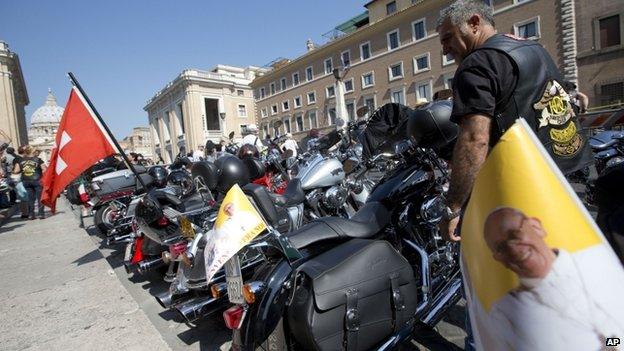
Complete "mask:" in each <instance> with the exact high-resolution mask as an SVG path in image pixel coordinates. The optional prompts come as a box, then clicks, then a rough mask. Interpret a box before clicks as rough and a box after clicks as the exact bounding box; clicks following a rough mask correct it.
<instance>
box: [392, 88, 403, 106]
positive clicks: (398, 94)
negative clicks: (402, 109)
mask: <svg viewBox="0 0 624 351" xmlns="http://www.w3.org/2000/svg"><path fill="white" fill-rule="evenodd" d="M390 101H392V102H394V103H395V104H401V105H405V92H403V89H401V90H396V91H393V92H392V93H391V94H390Z"/></svg>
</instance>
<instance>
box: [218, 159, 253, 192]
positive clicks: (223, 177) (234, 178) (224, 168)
mask: <svg viewBox="0 0 624 351" xmlns="http://www.w3.org/2000/svg"><path fill="white" fill-rule="evenodd" d="M215 165H216V166H217V169H218V171H217V176H218V181H217V191H219V192H220V193H223V194H225V193H226V192H227V191H228V190H230V188H231V187H232V186H233V185H234V184H238V185H240V186H243V185H245V184H247V183H249V170H248V169H247V166H245V164H244V163H243V161H241V160H240V159H239V158H238V157H235V156H231V155H224V156H221V157H219V158H218V159H217V161H216V162H215Z"/></svg>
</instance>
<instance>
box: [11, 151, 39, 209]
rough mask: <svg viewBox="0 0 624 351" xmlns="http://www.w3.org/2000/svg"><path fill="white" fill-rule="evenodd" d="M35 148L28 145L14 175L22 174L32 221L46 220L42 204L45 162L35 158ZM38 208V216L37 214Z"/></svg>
mask: <svg viewBox="0 0 624 351" xmlns="http://www.w3.org/2000/svg"><path fill="white" fill-rule="evenodd" d="M35 151H36V150H35V148H34V147H32V146H30V145H27V146H26V147H25V148H24V156H23V157H22V158H21V159H20V160H19V162H17V163H16V164H15V167H14V169H13V173H14V174H20V175H21V180H22V183H23V184H24V188H26V191H27V192H28V216H29V218H30V219H35V217H36V216H38V217H39V219H43V218H44V209H43V205H42V204H41V189H42V188H41V183H40V181H41V176H42V175H43V172H45V165H44V164H43V160H41V159H40V158H39V157H36V156H35ZM35 206H37V214H35Z"/></svg>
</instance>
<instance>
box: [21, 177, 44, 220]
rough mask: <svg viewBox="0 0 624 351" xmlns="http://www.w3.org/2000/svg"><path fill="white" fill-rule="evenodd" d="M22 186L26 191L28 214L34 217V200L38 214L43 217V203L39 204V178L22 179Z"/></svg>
mask: <svg viewBox="0 0 624 351" xmlns="http://www.w3.org/2000/svg"><path fill="white" fill-rule="evenodd" d="M22 183H24V188H26V191H27V192H28V215H29V216H30V217H35V201H36V202H37V207H38V208H39V211H38V216H39V217H43V205H42V204H41V190H42V188H41V183H40V182H39V180H22Z"/></svg>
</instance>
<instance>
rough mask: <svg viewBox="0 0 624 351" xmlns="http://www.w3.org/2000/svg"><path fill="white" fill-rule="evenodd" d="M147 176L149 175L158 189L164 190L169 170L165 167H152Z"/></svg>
mask: <svg viewBox="0 0 624 351" xmlns="http://www.w3.org/2000/svg"><path fill="white" fill-rule="evenodd" d="M147 174H149V175H150V176H151V177H152V179H153V180H154V181H153V184H154V185H155V186H156V187H157V188H162V187H164V186H166V185H167V175H168V172H167V169H166V168H165V167H163V166H154V167H151V168H150V169H149V170H148V171H147Z"/></svg>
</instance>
